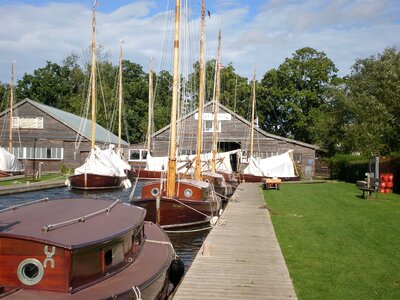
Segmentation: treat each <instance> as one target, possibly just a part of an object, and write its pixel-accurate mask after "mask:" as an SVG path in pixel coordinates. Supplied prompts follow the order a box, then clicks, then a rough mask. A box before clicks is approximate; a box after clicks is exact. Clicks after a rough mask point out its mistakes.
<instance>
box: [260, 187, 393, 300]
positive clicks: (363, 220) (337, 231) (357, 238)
mask: <svg viewBox="0 0 400 300" xmlns="http://www.w3.org/2000/svg"><path fill="white" fill-rule="evenodd" d="M361 194H362V192H361V191H360V190H358V189H357V188H356V187H355V185H354V184H348V183H341V182H339V183H338V182H329V183H323V184H286V185H282V186H281V190H280V191H276V190H267V191H264V195H265V199H266V202H267V204H268V206H269V207H270V208H271V209H272V210H274V211H275V212H277V214H276V215H275V214H273V213H271V218H272V223H273V225H274V228H275V232H276V235H277V238H278V241H279V244H280V246H281V249H282V252H283V255H284V257H285V261H286V264H287V266H288V268H289V272H290V276H291V278H292V280H293V284H294V287H295V290H296V294H297V296H298V298H299V299H400V196H399V195H396V194H378V198H377V199H375V198H372V199H368V200H365V199H362V198H361Z"/></svg>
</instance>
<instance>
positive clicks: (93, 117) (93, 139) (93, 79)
mask: <svg viewBox="0 0 400 300" xmlns="http://www.w3.org/2000/svg"><path fill="white" fill-rule="evenodd" d="M96 6H97V1H96V0H95V1H94V2H93V14H92V70H91V77H92V78H91V81H92V87H91V96H92V101H91V102H92V144H91V149H92V150H93V149H94V143H95V123H96V117H95V113H96Z"/></svg>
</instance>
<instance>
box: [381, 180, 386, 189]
mask: <svg viewBox="0 0 400 300" xmlns="http://www.w3.org/2000/svg"><path fill="white" fill-rule="evenodd" d="M384 188H386V182H385V181H382V182H381V189H384Z"/></svg>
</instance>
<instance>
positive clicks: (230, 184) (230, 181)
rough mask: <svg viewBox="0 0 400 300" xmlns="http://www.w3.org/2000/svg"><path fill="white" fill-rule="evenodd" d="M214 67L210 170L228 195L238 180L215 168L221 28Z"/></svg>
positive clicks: (230, 174)
mask: <svg viewBox="0 0 400 300" xmlns="http://www.w3.org/2000/svg"><path fill="white" fill-rule="evenodd" d="M216 64H217V65H216V69H215V75H216V76H215V96H214V127H213V143H212V158H211V171H212V172H214V173H218V174H220V175H221V176H222V177H223V178H224V181H225V186H226V189H225V193H226V194H225V195H226V196H230V195H232V194H233V192H234V189H236V187H237V185H238V180H237V179H236V177H235V176H234V174H233V173H228V172H226V171H221V170H218V169H217V146H218V139H217V126H218V111H219V95H220V82H221V67H220V66H221V30H219V32H218V56H217V63H216Z"/></svg>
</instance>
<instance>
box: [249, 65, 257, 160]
mask: <svg viewBox="0 0 400 300" xmlns="http://www.w3.org/2000/svg"><path fill="white" fill-rule="evenodd" d="M255 106H256V69H254V72H253V101H252V105H251V129H250V157H253V139H254V118H255V116H254V114H255Z"/></svg>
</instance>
